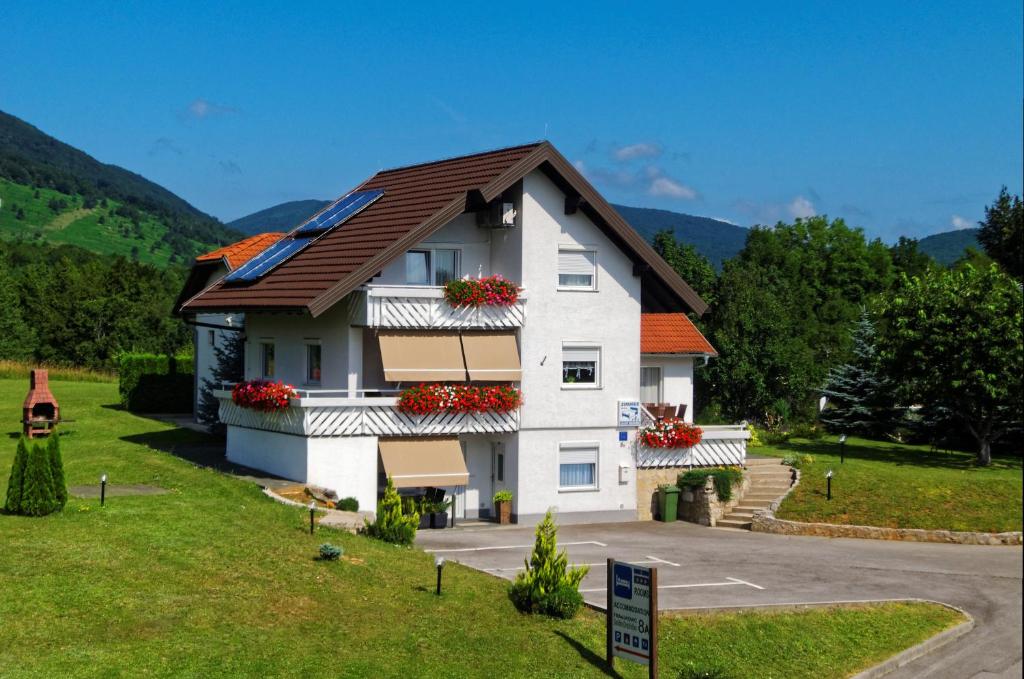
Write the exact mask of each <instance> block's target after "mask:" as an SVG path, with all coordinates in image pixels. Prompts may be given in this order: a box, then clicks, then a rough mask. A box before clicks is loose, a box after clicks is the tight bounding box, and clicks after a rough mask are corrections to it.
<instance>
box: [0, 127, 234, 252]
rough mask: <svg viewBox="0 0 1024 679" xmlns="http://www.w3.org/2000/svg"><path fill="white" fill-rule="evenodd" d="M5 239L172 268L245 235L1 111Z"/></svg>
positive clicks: (0, 232)
mask: <svg viewBox="0 0 1024 679" xmlns="http://www.w3.org/2000/svg"><path fill="white" fill-rule="evenodd" d="M0 201H2V205H0V237H3V238H6V239H10V238H21V239H26V240H29V241H33V240H34V241H44V242H53V243H68V244H73V245H78V246H80V247H83V248H85V249H87V250H91V251H93V252H98V253H111V254H122V255H125V256H127V257H130V258H134V259H138V260H140V261H147V262H153V263H156V264H166V263H168V262H181V263H185V262H187V261H189V260H190V259H191V258H192V257H194V256H195V255H196V254H199V253H201V252H204V251H206V250H208V249H210V248H211V247H216V246H217V245H223V244H226V243H230V242H232V241H234V240H237V239H238V238H239V237H240V234H239V233H237V232H236V231H234V230H233V229H230V228H228V227H226V226H224V225H223V224H221V223H220V222H219V221H218V220H217V219H215V218H214V217H211V216H210V215H207V214H205V213H203V212H202V211H200V210H198V209H197V208H195V207H194V206H192V205H190V204H189V203H188V202H187V201H185V200H183V199H182V198H180V197H179V196H176V195H175V194H173V193H171V192H170V191H168V190H167V189H165V188H163V187H162V186H160V185H158V184H155V183H153V182H151V181H149V180H148V179H146V178H145V177H142V176H140V175H138V174H135V173H134V172H130V171H128V170H125V169H124V168H121V167H118V166H116V165H108V164H105V163H101V162H99V161H98V160H96V159H95V158H93V157H92V156H90V155H88V154H86V153H84V152H82V151H80V150H78V149H76V148H74V147H72V146H69V145H68V144H65V143H64V142H61V141H59V140H57V139H54V138H53V137H51V136H49V135H47V134H46V133H44V132H42V131H41V130H39V129H37V128H35V127H33V126H32V125H30V124H28V123H26V122H25V121H23V120H20V119H18V118H16V117H14V116H12V115H9V114H7V113H4V112H2V111H0Z"/></svg>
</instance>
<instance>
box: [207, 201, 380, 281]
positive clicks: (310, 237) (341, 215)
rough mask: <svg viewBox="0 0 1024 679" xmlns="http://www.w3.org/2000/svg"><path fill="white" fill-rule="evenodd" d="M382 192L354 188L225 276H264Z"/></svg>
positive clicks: (228, 278)
mask: <svg viewBox="0 0 1024 679" xmlns="http://www.w3.org/2000/svg"><path fill="white" fill-rule="evenodd" d="M383 195H384V191H383V190H382V189H371V190H369V191H353V192H352V193H350V194H348V195H347V196H344V197H342V198H339V199H338V200H336V201H334V203H332V204H331V205H329V206H328V207H327V208H326V209H324V210H322V211H321V212H319V213H318V214H317V215H316V216H315V217H311V218H310V219H309V220H307V221H306V222H304V223H303V224H302V225H301V226H300V227H299V228H297V229H295V231H293V232H292V233H291V234H290V235H288V236H286V237H284V238H282V239H281V240H279V241H277V242H276V243H274V244H273V245H271V246H270V247H269V248H267V249H266V250H264V251H263V252H261V253H260V254H258V255H256V256H255V257H253V258H252V259H250V260H249V261H248V262H246V263H245V264H243V265H242V266H240V267H239V268H237V269H235V270H234V271H232V272H231V273H229V274H228V275H227V276H225V277H224V280H225V281H229V282H232V283H237V282H251V281H255V280H257V279H259V278H260V277H262V276H265V275H266V274H267V273H269V272H270V270H271V269H273V268H274V267H275V266H277V265H278V264H281V263H282V262H284V261H285V260H287V259H290V258H291V257H294V256H295V255H297V254H299V253H300V252H302V251H303V250H305V249H306V248H307V247H309V246H310V245H311V244H312V243H313V242H315V241H316V240H317V239H318V238H319V237H320V236H322V235H324V234H325V233H327V232H328V231H330V230H331V229H334V228H337V227H338V226H341V225H342V224H343V223H345V221H346V220H348V219H351V218H352V217H354V216H355V215H357V214H358V213H359V212H361V211H362V210H364V209H365V208H367V207H368V206H370V205H372V204H373V202H374V201H375V200H377V199H378V198H380V197H381V196H383Z"/></svg>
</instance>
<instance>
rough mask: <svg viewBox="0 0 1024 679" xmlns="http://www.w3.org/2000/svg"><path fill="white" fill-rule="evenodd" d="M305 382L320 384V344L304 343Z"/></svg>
mask: <svg viewBox="0 0 1024 679" xmlns="http://www.w3.org/2000/svg"><path fill="white" fill-rule="evenodd" d="M306 384H320V345H319V344H307V345H306Z"/></svg>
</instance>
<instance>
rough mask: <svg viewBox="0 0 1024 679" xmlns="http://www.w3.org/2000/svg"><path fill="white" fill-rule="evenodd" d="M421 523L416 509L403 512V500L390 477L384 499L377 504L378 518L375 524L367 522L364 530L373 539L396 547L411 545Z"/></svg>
mask: <svg viewBox="0 0 1024 679" xmlns="http://www.w3.org/2000/svg"><path fill="white" fill-rule="evenodd" d="M419 523H420V515H419V513H418V512H417V511H416V510H415V509H409V510H408V512H403V511H402V498H401V497H400V496H399V495H398V491H397V490H395V484H394V482H393V481H392V480H391V477H390V476H389V477H388V485H387V488H385V489H384V497H383V498H382V499H381V501H380V502H378V503H377V516H376V518H375V519H374V521H373V523H371V522H370V521H369V520H366V521H365V527H364V528H363V530H364V532H365V533H366V534H367V535H369V536H370V537H371V538H376V539H378V540H383V541H384V542H391V543H394V544H396V545H411V544H412V542H413V540H415V539H416V528H417V527H418V526H419Z"/></svg>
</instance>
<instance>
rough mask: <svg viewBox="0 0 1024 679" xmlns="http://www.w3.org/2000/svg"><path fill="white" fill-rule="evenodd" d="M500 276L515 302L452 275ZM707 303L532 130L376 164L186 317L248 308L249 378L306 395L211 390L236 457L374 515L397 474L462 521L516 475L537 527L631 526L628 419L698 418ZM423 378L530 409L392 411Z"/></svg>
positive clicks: (520, 508) (632, 465) (731, 454)
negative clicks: (509, 140)
mask: <svg viewBox="0 0 1024 679" xmlns="http://www.w3.org/2000/svg"><path fill="white" fill-rule="evenodd" d="M496 275H498V276H501V277H502V278H503V279H505V280H507V281H512V282H514V283H515V284H516V286H518V288H519V295H518V299H516V301H515V302H514V303H512V304H507V305H503V304H497V305H487V304H484V305H482V306H453V305H452V304H450V303H449V302H448V301H446V299H445V296H444V291H445V287H444V286H445V284H446V283H448V282H450V281H454V280H460V279H464V278H469V279H473V280H479V279H486V278H488V277H491V276H496ZM705 308H706V305H705V304H704V302H703V301H702V300H701V299H700V297H699V296H698V295H697V294H696V293H694V291H693V290H692V289H690V287H689V286H688V285H687V284H686V283H685V282H684V281H682V280H681V279H680V278H679V277H678V275H677V274H676V273H675V272H674V271H673V270H672V269H671V268H670V267H669V266H668V265H667V264H666V263H665V262H664V261H663V260H661V259H660V258H659V257H658V256H657V255H656V254H655V253H654V252H653V251H652V250H651V248H650V247H649V246H648V245H647V243H646V242H644V240H643V239H642V238H641V237H640V236H639V235H638V234H636V233H635V232H634V231H633V230H632V229H631V228H630V227H629V226H628V225H627V224H626V223H625V222H624V221H623V220H622V219H621V217H619V216H618V215H617V214H616V213H615V211H614V210H613V209H612V208H611V207H610V206H609V205H608V204H607V203H606V202H605V201H604V200H603V199H602V198H601V197H600V195H599V194H598V193H597V192H596V191H595V190H594V189H593V187H591V186H590V184H589V183H588V182H587V181H586V180H585V179H584V178H583V177H582V176H581V175H580V174H579V173H578V172H577V171H576V169H575V168H574V167H573V166H572V165H571V164H570V163H569V162H568V161H566V159H565V158H564V157H562V156H561V154H559V153H558V151H557V150H555V149H554V147H552V146H551V145H550V144H548V143H546V142H542V143H538V144H530V145H526V146H520V147H513V148H509V149H501V150H498V151H493V152H489V153H483V154H475V155H471V156H463V157H460V158H454V159H449V160H444V161H438V162H434V163H425V164H422V165H415V166H410V167H405V168H397V169H394V170H386V171H382V172H379V173H377V174H375V175H374V176H373V177H371V178H370V179H368V180H367V181H365V182H363V184H361V185H360V186H359V187H357V188H356V189H355V190H354V191H353V192H351V193H349V194H346V196H344V197H343V198H342V199H339V201H337V202H336V203H334V204H332V205H330V206H328V207H327V208H325V210H324V211H323V212H321V213H318V215H315V216H314V217H312V218H311V219H310V220H309V221H307V222H304V223H303V224H300V225H299V226H298V227H296V229H294V230H293V231H292V232H290V233H289V234H288V235H286V236H284V237H283V238H280V239H279V240H276V242H275V243H274V244H273V245H271V246H270V247H269V248H268V249H266V250H264V251H263V252H262V253H261V254H259V255H257V256H256V257H255V258H254V259H250V260H249V261H248V262H247V263H245V264H243V265H242V266H241V267H239V268H234V269H232V270H231V271H230V273H225V274H222V275H221V277H219V278H218V277H216V276H213V275H211V277H210V278H209V279H208V281H207V282H206V284H205V285H204V286H203V287H202V289H201V290H192V289H189V290H187V292H186V293H183V296H182V302H181V304H180V313H182V314H183V315H185V316H187V317H191V318H194V319H196V321H199V320H200V319H203V318H206V319H211V318H220V319H224V318H226V317H228V316H230V317H231V318H232V319H237V318H240V317H243V316H244V329H245V378H246V379H247V380H268V381H275V382H276V381H281V382H283V383H285V384H288V385H292V386H293V387H294V388H295V389H296V393H297V395H296V397H295V398H292V399H291V401H290V404H289V406H288V407H287V408H284V409H281V410H277V411H275V412H262V411H257V410H254V409H251V408H245V407H241V406H239V405H237V404H236V403H235V402H234V401H233V400H232V397H231V392H230V391H229V390H228V389H227V388H225V389H224V390H223V391H220V392H218V397H219V398H220V400H221V409H220V416H221V420H222V421H223V422H224V423H225V424H227V455H228V457H229V459H231V460H233V461H236V462H238V463H240V464H245V465H248V466H252V467H256V468H259V469H263V470H266V471H268V472H271V473H274V474H278V475H280V476H283V477H285V478H289V479H295V480H297V481H304V482H308V483H313V484H317V485H321V486H324V487H327V488H330V489H332V490H334V491H336V492H337V493H338V495H339V496H341V497H346V496H352V497H355V498H357V499H358V500H359V504H360V507H361V508H364V509H372V508H374V507H375V506H376V501H377V499H378V497H379V494H380V492H381V489H382V487H383V484H384V483H385V481H386V479H387V478H388V477H391V478H392V479H393V480H394V482H395V485H396V486H398V487H399V488H401V489H405V490H404V492H416V491H417V489H423V488H428V487H433V488H443V489H445V490H446V492H447V493H448V494H449V496H450V497H451V498H452V499H453V501H454V515H455V516H457V517H459V518H476V517H481V518H485V517H489V516H492V515H493V505H492V497H493V495H494V493H495V492H497V491H498V490H503V489H507V490H510V491H511V492H512V494H513V514H514V516H515V517H516V518H517V520H518V521H520V522H526V523H529V522H534V521H536V520H538V519H539V518H540V517H542V516H543V514H544V513H545V512H546V511H547V510H548V509H549V508H554V509H556V510H557V511H558V513H559V520H560V521H562V522H572V521H604V520H631V519H635V518H636V516H637V508H638V503H640V504H643V503H645V502H649V501H650V499H649V498H638V495H637V482H636V475H637V471H638V460H639V459H640V456H638V451H637V447H636V441H635V438H636V430H637V429H636V428H637V424H638V422H637V420H636V418H635V417H634V416H636V415H639V417H640V418H641V420H643V419H644V418H651V417H652V415H651V410H652V409H658V410H659V411H661V414H672V415H676V414H678V415H679V416H681V417H683V418H684V419H687V420H689V419H691V418H692V414H693V367H694V361H695V360H697V361H700V360H707V359H708V358H709V357H711V356H713V355H714V349H713V348H712V347H711V346H710V345H709V344H708V343H707V341H706V340H705V339H704V338H703V337H702V336H700V333H699V332H698V331H697V329H696V328H695V327H694V326H693V324H692V323H691V322H690V321H689V319H688V318H687V317H686V314H687V313H696V314H700V313H703V312H704V310H705ZM220 322H221V321H217V323H220ZM199 328H202V326H197V329H199ZM197 338H199V339H200V341H198V342H197V356H199V351H200V346H199V345H200V344H202V341H201V338H202V333H199V334H197ZM207 339H208V338H207ZM199 360H202V359H199V358H197V361H199ZM197 367H201V366H197ZM200 374H201V370H197V376H198V375H200ZM423 384H430V385H433V384H439V385H440V384H445V385H470V386H494V385H512V386H514V387H515V388H517V389H518V390H519V391H520V392H521V394H522V405H521V406H520V407H519V408H515V409H512V410H509V411H493V412H492V411H486V410H485V411H483V412H449V411H445V412H428V413H419V414H416V413H412V412H409V411H408V410H403V409H402V408H400V407H399V405H398V404H399V399H400V398H401V396H402V394H403V392H404V391H405V390H406V389H408V388H409V387H412V386H416V385H423ZM227 386H228V385H225V387H227ZM638 403H644V404H647V407H639V408H638V407H637V404H638ZM624 411H625V413H626V414H625V415H624ZM630 413H632V416H630V415H629V414H630ZM726 433H727V434H728V436H726V438H728V440H729V443H727V444H726V445H725V447H724V448H721V447H720V448H721V450H719V453H720V454H719V458H720V457H721V455H722V454H724V455H725V456H726V457H728V458H729V459H728V460H722V459H719V460H718V461H719V462H721V461H727V462H729V461H731V462H733V463H736V462H742V455H743V454H744V451H743V445H742V436H739V435H735V432H732V431H731V430H730V432H725V433H723V435H725V434H726ZM730 437H731V438H730ZM705 443H706V444H708V445H711V444H712V443H714V440H713V437H710V438H709V433H707V432H706V433H705V442H704V443H702V444H701V445H705ZM722 450H725V451H726V452H725V453H722V452H721V451H722ZM681 455H682V453H681V452H680V451H672V452H671V453H665V451H662V454H660V455H657V456H653V457H651V456H648V457H651V459H653V460H654V463H653V464H655V465H659V466H661V467H664V466H666V465H668V466H674V465H682V464H683V463H684V462H685V461H684V460H683V459H682V457H681ZM645 459H647V458H645ZM693 463H694V462H693V459H692V455H691V459H690V460H689V464H693ZM645 464H646V463H645ZM645 464H640V465H639V466H640V467H641V470H640V471H641V473H642V471H643V469H642V467H644V466H645Z"/></svg>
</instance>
